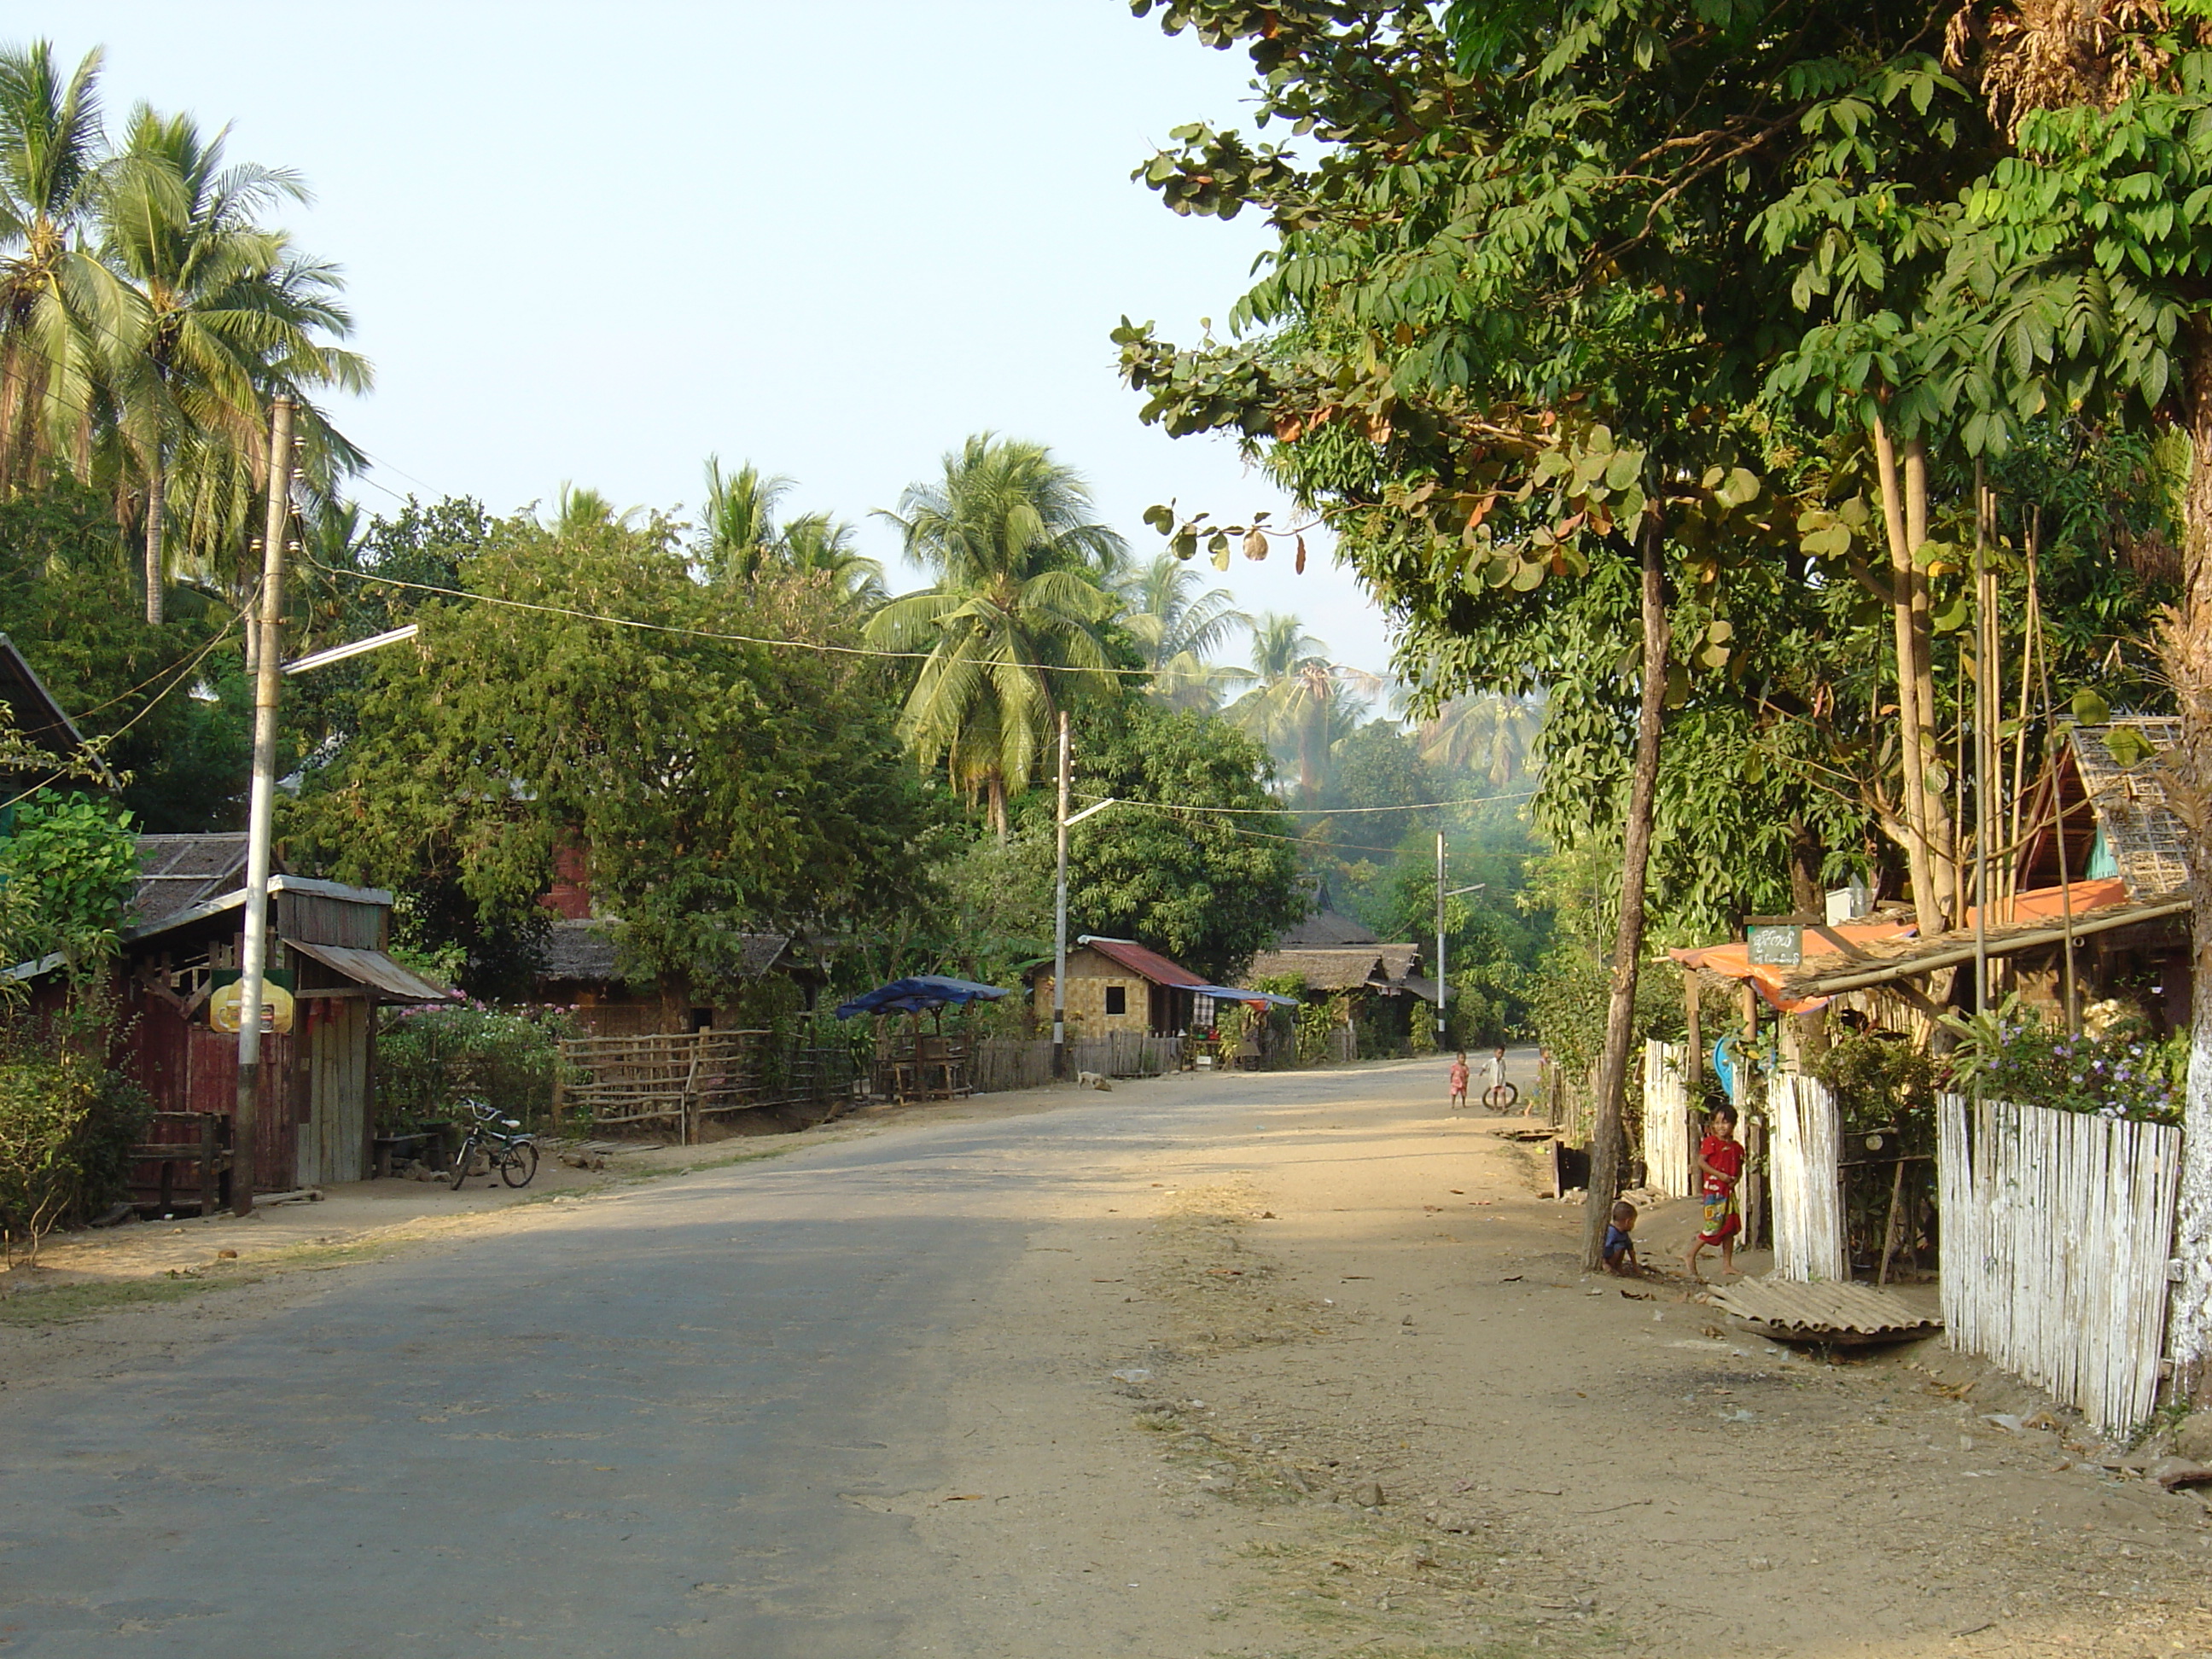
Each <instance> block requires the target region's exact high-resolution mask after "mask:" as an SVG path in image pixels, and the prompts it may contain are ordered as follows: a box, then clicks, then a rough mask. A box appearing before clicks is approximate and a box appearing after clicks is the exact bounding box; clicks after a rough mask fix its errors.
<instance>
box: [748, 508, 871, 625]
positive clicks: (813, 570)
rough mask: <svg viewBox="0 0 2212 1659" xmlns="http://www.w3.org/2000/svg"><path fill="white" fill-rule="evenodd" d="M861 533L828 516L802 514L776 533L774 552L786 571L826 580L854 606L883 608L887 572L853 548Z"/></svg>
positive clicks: (824, 514) (856, 548)
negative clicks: (885, 574)
mask: <svg viewBox="0 0 2212 1659" xmlns="http://www.w3.org/2000/svg"><path fill="white" fill-rule="evenodd" d="M859 533H860V532H857V531H856V530H854V527H853V526H851V525H849V524H847V523H846V522H845V521H844V520H842V519H833V518H831V517H830V516H829V514H828V513H801V514H799V517H797V518H795V519H793V520H788V521H787V523H786V524H785V525H784V526H783V527H782V528H781V530H779V531H778V532H776V540H775V554H776V556H777V558H778V561H779V562H781V564H782V565H783V567H784V568H786V569H788V570H790V571H792V572H793V573H794V574H799V575H802V576H811V577H814V578H816V579H817V580H825V581H827V582H829V585H830V586H832V587H834V588H835V589H836V591H837V592H839V593H840V594H842V595H843V596H844V597H845V598H846V599H848V600H850V601H852V602H853V603H854V604H856V605H863V606H865V607H866V608H867V609H869V610H871V611H872V610H874V609H875V608H876V607H877V606H878V605H881V604H882V603H883V602H884V599H885V598H886V594H885V592H884V568H883V566H882V565H881V564H879V563H878V562H876V561H875V560H873V559H872V558H870V557H868V556H866V554H864V553H862V552H861V551H860V549H859V548H858V547H856V546H854V538H856V537H857V536H858V534H859Z"/></svg>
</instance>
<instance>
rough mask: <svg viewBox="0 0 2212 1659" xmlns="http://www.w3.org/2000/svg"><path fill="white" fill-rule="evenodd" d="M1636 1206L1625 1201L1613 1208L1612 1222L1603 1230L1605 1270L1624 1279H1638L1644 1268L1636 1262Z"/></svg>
mask: <svg viewBox="0 0 2212 1659" xmlns="http://www.w3.org/2000/svg"><path fill="white" fill-rule="evenodd" d="M1635 1231H1636V1206H1634V1205H1633V1204H1631V1203H1629V1202H1628V1201H1627V1200H1625V1199H1624V1200H1622V1201H1621V1202H1620V1203H1618V1204H1616V1205H1614V1206H1613V1221H1612V1223H1611V1225H1608V1226H1607V1228H1606V1230H1605V1250H1604V1255H1605V1270H1606V1272H1607V1273H1615V1274H1618V1275H1619V1276H1620V1277H1621V1278H1624V1279H1633V1278H1640V1277H1641V1276H1642V1275H1643V1273H1644V1268H1643V1267H1642V1265H1641V1264H1640V1263H1638V1261H1637V1260H1636V1240H1635V1238H1634V1237H1632V1235H1633V1234H1634V1232H1635Z"/></svg>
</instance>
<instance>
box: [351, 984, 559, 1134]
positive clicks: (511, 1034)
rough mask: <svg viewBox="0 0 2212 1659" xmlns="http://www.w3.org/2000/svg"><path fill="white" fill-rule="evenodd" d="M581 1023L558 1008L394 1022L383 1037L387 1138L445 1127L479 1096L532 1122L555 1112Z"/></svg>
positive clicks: (438, 1007) (430, 1013) (380, 1067)
mask: <svg viewBox="0 0 2212 1659" xmlns="http://www.w3.org/2000/svg"><path fill="white" fill-rule="evenodd" d="M578 1034H579V1028H578V1026H577V1024H576V1022H575V1018H574V1015H572V1014H571V1013H570V1012H569V1011H568V1009H567V1008H564V1007H556V1006H552V1005H550V1004H532V1005H523V1006H515V1007H508V1008H500V1007H495V1006H491V1005H490V1004H489V1003H483V1002H468V1003H449V1004H433V1005H431V1006H428V1007H422V1008H403V1009H400V1010H398V1011H397V1012H394V1013H392V1014H390V1015H388V1016H386V1020H385V1024H384V1027H383V1029H382V1030H381V1031H380V1033H379V1034H378V1036H377V1048H376V1125H377V1128H378V1131H379V1132H380V1133H385V1134H394V1133H403V1132H404V1130H406V1129H408V1128H410V1127H414V1126H416V1125H418V1124H422V1123H441V1122H444V1121H447V1119H448V1118H450V1117H451V1116H452V1115H453V1103H454V1102H455V1101H457V1100H459V1098H461V1097H463V1096H464V1095H471V1096H474V1097H477V1099H480V1100H482V1101H483V1102H485V1103H487V1104H488V1105H490V1106H494V1107H496V1108H497V1109H499V1110H501V1111H502V1112H504V1113H506V1114H507V1115H508V1116H509V1117H518V1118H520V1119H522V1120H523V1121H525V1122H526V1123H536V1122H541V1121H544V1119H545V1118H546V1117H548V1116H549V1115H550V1113H551V1111H552V1109H553V1084H554V1079H556V1077H557V1076H558V1075H559V1073H560V1067H561V1049H560V1043H561V1039H562V1037H568V1036H577V1035H578Z"/></svg>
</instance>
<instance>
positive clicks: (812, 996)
mask: <svg viewBox="0 0 2212 1659" xmlns="http://www.w3.org/2000/svg"><path fill="white" fill-rule="evenodd" d="M621 929H622V924H621V923H620V922H618V921H612V920H610V919H608V918H605V917H599V916H591V915H582V916H566V915H564V916H562V917H561V918H560V919H559V920H558V921H555V922H554V923H553V924H552V926H551V927H549V928H548V929H547V930H546V934H545V940H544V945H542V946H541V947H540V951H539V954H538V973H537V988H538V998H539V1000H541V1001H544V1002H554V1003H562V1004H565V1005H567V1006H569V1007H571V1008H573V1009H574V1010H575V1015H576V1022H577V1024H579V1025H580V1026H582V1027H583V1028H584V1030H587V1031H589V1032H590V1033H591V1034H592V1036H600V1037H618V1036H671V1035H673V1034H675V1033H678V1032H682V1031H708V1030H738V1029H741V1028H743V1027H744V1025H746V1024H748V1022H747V1021H745V1020H744V1019H742V1018H739V1015H738V999H739V998H740V996H742V995H743V994H744V990H745V988H746V987H748V986H750V985H752V984H754V983H755V982H757V981H762V980H764V979H766V978H768V977H769V975H781V977H783V978H785V979H787V980H789V981H791V983H792V985H793V987H794V990H795V992H796V998H795V1000H796V1001H797V1003H798V1006H801V1007H804V1008H807V1009H810V1010H811V1008H812V1007H813V1006H814V1003H815V1000H816V999H817V997H818V996H819V995H820V994H821V991H822V987H823V986H824V985H825V984H827V983H828V982H829V975H827V974H825V973H824V972H823V970H822V968H821V965H820V964H819V963H816V962H814V961H812V960H811V958H810V957H808V956H807V954H806V953H805V951H804V950H803V949H801V948H800V946H799V943H798V941H797V940H796V939H794V938H793V935H791V934H789V933H738V934H737V935H735V936H734V937H733V938H732V940H731V949H730V952H729V957H730V961H731V969H730V973H729V976H728V978H727V980H726V981H725V982H723V983H721V984H720V985H716V986H711V987H699V986H696V985H693V984H690V983H688V982H686V981H684V980H682V979H680V978H678V977H677V976H675V975H664V976H663V977H661V978H660V979H659V980H655V981H646V982H643V983H641V982H638V981H634V980H631V979H628V978H625V977H624V976H623V974H622V972H621V969H620V965H619V962H618V957H619V956H620V954H621V940H620V933H621ZM702 988H703V989H704V990H705V992H706V994H704V995H702V994H700V992H701V991H702ZM752 1023H756V1024H757V1021H756V1022H752Z"/></svg>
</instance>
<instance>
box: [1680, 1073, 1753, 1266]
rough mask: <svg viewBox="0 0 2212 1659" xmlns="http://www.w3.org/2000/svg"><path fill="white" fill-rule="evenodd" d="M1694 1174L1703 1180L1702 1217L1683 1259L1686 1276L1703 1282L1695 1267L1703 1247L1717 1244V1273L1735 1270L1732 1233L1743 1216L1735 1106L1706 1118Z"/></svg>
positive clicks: (1740, 1222) (1703, 1250)
mask: <svg viewBox="0 0 2212 1659" xmlns="http://www.w3.org/2000/svg"><path fill="white" fill-rule="evenodd" d="M1698 1175H1699V1178H1700V1180H1701V1181H1702V1182H1704V1193H1705V1222H1704V1225H1702V1226H1701V1227H1700V1229H1699V1233H1698V1237H1697V1239H1696V1242H1695V1243H1692V1245H1691V1246H1690V1251H1689V1255H1687V1256H1686V1257H1685V1258H1684V1260H1685V1261H1686V1264H1687V1266H1688V1267H1689V1269H1690V1277H1691V1278H1692V1279H1696V1280H1697V1281H1698V1282H1699V1284H1703V1283H1704V1282H1705V1275H1704V1274H1702V1273H1699V1271H1698V1258H1699V1256H1701V1255H1704V1254H1705V1247H1706V1246H1707V1245H1708V1244H1717V1245H1719V1246H1720V1251H1721V1274H1722V1276H1723V1278H1727V1277H1729V1276H1730V1275H1732V1274H1734V1273H1735V1237H1736V1235H1737V1234H1738V1233H1739V1232H1741V1231H1743V1218H1742V1217H1741V1216H1740V1215H1738V1214H1737V1213H1736V1208H1735V1183H1736V1182H1737V1181H1738V1180H1739V1179H1741V1176H1742V1175H1743V1144H1742V1143H1741V1141H1739V1140H1737V1139H1736V1138H1735V1107H1733V1106H1722V1107H1719V1108H1717V1109H1715V1111H1714V1113H1713V1115H1712V1117H1711V1119H1710V1120H1709V1121H1708V1122H1707V1124H1706V1127H1705V1139H1703V1140H1701V1141H1699V1143H1698Z"/></svg>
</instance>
